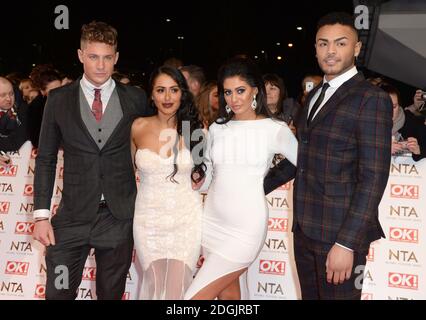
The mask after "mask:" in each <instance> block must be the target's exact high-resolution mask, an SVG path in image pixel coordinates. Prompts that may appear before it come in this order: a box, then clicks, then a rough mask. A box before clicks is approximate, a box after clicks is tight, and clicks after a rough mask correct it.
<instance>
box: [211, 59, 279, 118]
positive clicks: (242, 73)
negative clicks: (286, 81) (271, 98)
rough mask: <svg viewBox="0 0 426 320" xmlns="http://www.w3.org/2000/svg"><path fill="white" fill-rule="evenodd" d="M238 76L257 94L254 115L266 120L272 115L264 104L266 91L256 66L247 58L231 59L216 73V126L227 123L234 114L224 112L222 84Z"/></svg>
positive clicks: (224, 102)
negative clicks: (217, 94)
mask: <svg viewBox="0 0 426 320" xmlns="http://www.w3.org/2000/svg"><path fill="white" fill-rule="evenodd" d="M235 76H238V77H240V78H241V79H242V80H244V81H245V82H247V83H248V84H249V85H250V86H251V87H253V88H254V87H256V88H257V90H258V94H257V95H256V101H257V108H256V110H255V112H256V114H257V115H259V114H261V115H264V116H265V117H267V118H272V117H273V115H272V114H271V112H270V111H269V109H268V106H267V104H266V89H265V83H264V81H263V78H262V74H261V72H260V70H259V68H258V67H257V65H256V64H255V63H254V62H253V61H252V60H250V59H247V58H240V57H237V58H232V59H230V60H228V61H227V62H225V64H223V65H222V66H221V67H220V69H219V72H218V80H217V81H218V93H219V112H218V116H219V118H218V119H217V120H216V123H218V124H225V123H227V122H229V121H230V120H231V119H232V117H233V116H234V112H233V111H231V112H230V113H227V112H226V109H225V107H226V101H225V97H224V88H223V83H224V81H225V80H226V79H228V78H232V77H235Z"/></svg>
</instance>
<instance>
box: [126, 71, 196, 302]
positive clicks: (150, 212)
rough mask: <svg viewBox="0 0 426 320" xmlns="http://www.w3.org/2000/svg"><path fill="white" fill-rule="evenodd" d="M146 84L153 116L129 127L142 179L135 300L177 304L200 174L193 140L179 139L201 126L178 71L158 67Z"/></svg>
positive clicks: (188, 263) (186, 274)
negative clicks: (139, 275) (139, 280)
mask: <svg viewBox="0 0 426 320" xmlns="http://www.w3.org/2000/svg"><path fill="white" fill-rule="evenodd" d="M150 86H151V98H152V101H153V103H154V105H155V107H156V109H157V110H158V112H157V115H155V116H152V117H147V118H138V119H136V120H135V122H134V123H133V126H132V146H133V148H132V152H133V156H134V161H135V165H136V167H137V169H138V172H139V176H140V180H141V182H140V185H139V190H138V195H137V198H136V204H135V216H134V223H133V233H134V240H135V248H136V252H137V256H138V259H139V260H140V262H141V265H142V267H143V275H142V289H141V293H140V298H141V299H143V300H152V299H155V300H158V299H161V300H163V299H166V300H179V299H183V295H184V293H185V291H186V289H187V288H188V286H189V284H190V283H191V281H192V279H193V273H194V269H195V267H196V263H197V260H198V258H199V254H200V242H201V214H202V203H201V198H200V195H199V194H198V192H196V191H193V190H192V187H191V173H192V172H193V171H194V170H197V171H198V172H201V174H202V173H203V170H202V168H201V165H198V166H196V165H195V166H194V163H196V162H197V159H195V161H194V160H193V159H192V156H191V150H192V149H193V147H194V146H195V144H196V141H191V140H190V139H189V137H188V139H184V134H185V135H188V134H189V133H193V132H194V131H195V130H197V129H199V128H202V123H201V121H200V120H199V118H198V113H197V111H196V108H195V106H194V105H193V98H192V95H191V94H190V92H189V90H188V86H187V84H186V81H185V78H184V77H183V75H182V74H181V72H180V71H179V70H177V69H174V68H170V67H160V68H158V69H157V70H156V71H154V73H153V74H152V76H151V81H150ZM200 131H201V129H200ZM201 132H202V131H201ZM185 138H186V137H185ZM190 141H191V142H190ZM201 160H202V159H201ZM199 162H200V161H199Z"/></svg>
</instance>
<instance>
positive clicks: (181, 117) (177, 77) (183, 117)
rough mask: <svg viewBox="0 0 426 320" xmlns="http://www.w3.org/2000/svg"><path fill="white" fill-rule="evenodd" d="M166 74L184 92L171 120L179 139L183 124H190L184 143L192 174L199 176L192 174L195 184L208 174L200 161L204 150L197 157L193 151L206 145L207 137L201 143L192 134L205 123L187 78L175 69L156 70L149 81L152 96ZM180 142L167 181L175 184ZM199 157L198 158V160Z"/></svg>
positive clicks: (177, 143)
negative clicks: (174, 124) (162, 76)
mask: <svg viewBox="0 0 426 320" xmlns="http://www.w3.org/2000/svg"><path fill="white" fill-rule="evenodd" d="M162 74H165V75H168V76H169V77H171V78H172V79H173V80H174V81H175V82H176V83H177V84H178V87H179V89H180V90H181V92H182V97H181V100H180V106H179V109H178V110H177V111H176V113H175V114H174V115H172V116H171V117H170V119H169V120H175V121H176V130H177V133H178V136H179V138H180V137H182V136H183V122H184V121H188V122H189V124H190V136H189V137H184V143H185V146H186V147H187V148H188V149H189V151H190V152H191V157H192V159H193V162H194V167H193V168H192V173H194V172H197V173H198V174H199V178H198V179H194V178H193V177H192V174H191V179H192V180H193V181H194V182H199V181H201V180H202V179H203V177H204V176H205V172H206V165H205V164H204V163H203V162H201V161H200V160H199V159H202V158H203V150H204V147H203V148H200V151H199V153H198V154H197V155H195V154H194V152H192V151H193V149H194V148H195V146H197V145H198V144H199V143H203V145H204V144H205V140H206V139H205V136H204V134H203V135H202V137H201V142H200V140H198V141H197V140H192V138H191V137H192V133H193V132H194V131H195V130H197V129H200V130H202V129H203V123H202V121H201V118H200V115H199V114H198V110H197V108H196V106H195V104H194V98H193V95H192V93H191V92H190V91H189V88H188V84H187V82H186V79H185V77H184V76H183V74H182V72H180V71H179V70H178V69H176V68H173V67H169V66H161V67H158V68H157V69H155V70H154V71H153V72H152V74H151V77H150V80H149V90H150V92H151V96H152V93H153V89H154V88H153V86H154V83H155V80H156V79H157V77H158V76H160V75H162ZM151 103H152V104H154V102H153V101H151ZM154 109H155V110H156V112H157V113H158V109H157V108H154ZM179 140H180V139H176V141H175V144H174V146H173V153H174V155H175V156H174V170H173V172H172V173H171V174H170V175H169V176H167V178H166V179H169V180H170V181H172V182H174V183H178V182H177V181H176V180H175V179H174V177H175V175H176V173H177V172H178V165H177V163H176V160H177V156H178V146H179ZM197 156H198V158H197Z"/></svg>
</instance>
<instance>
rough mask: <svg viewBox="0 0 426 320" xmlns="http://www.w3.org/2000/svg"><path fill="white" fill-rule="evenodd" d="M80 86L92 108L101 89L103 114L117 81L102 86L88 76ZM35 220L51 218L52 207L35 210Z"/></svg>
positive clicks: (110, 81) (107, 82)
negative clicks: (88, 78) (91, 80)
mask: <svg viewBox="0 0 426 320" xmlns="http://www.w3.org/2000/svg"><path fill="white" fill-rule="evenodd" d="M80 87H81V89H82V90H83V93H84V96H85V97H86V100H87V102H88V104H89V107H90V110H91V109H92V104H93V101H94V100H95V89H101V101H102V114H103V113H105V109H106V106H107V105H108V102H109V99H110V98H111V95H112V93H113V91H114V89H115V81H113V80H112V78H109V79H108V80H107V81H106V82H105V83H104V84H103V85H101V86H100V87H96V86H94V85H93V84H92V83H91V82H89V80H87V78H86V76H85V75H83V77H82V78H81V80H80ZM101 200H104V195H103V194H102V197H101ZM33 218H34V220H38V219H50V218H51V214H50V209H38V210H34V213H33Z"/></svg>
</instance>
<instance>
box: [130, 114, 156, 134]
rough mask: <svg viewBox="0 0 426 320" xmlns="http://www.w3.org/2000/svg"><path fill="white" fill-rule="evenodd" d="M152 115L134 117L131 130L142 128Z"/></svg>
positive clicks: (148, 122) (150, 121)
mask: <svg viewBox="0 0 426 320" xmlns="http://www.w3.org/2000/svg"><path fill="white" fill-rule="evenodd" d="M153 118H154V117H139V118H136V119H135V120H134V121H133V123H132V131H135V130H136V131H139V130H143V129H144V128H145V127H147V126H149V125H150V124H151V123H152V121H153Z"/></svg>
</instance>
